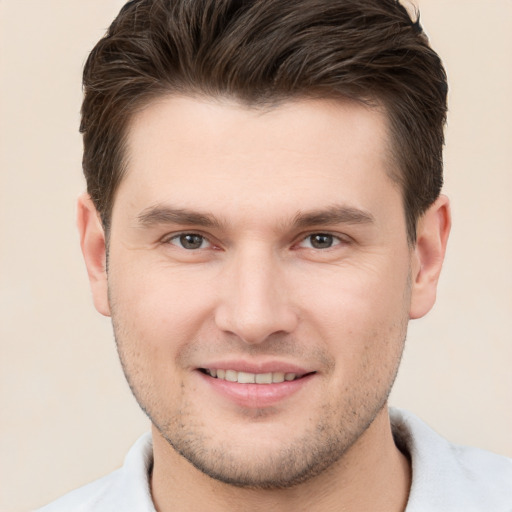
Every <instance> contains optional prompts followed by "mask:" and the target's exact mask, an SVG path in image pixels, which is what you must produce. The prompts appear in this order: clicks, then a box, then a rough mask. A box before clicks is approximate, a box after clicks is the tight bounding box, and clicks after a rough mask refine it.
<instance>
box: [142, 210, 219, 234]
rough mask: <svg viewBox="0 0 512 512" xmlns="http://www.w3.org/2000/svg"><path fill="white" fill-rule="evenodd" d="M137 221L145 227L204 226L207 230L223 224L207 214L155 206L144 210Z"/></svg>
mask: <svg viewBox="0 0 512 512" xmlns="http://www.w3.org/2000/svg"><path fill="white" fill-rule="evenodd" d="M137 220H138V222H139V224H140V225H141V226H143V227H151V226H155V225H158V224H183V225H185V226H203V227H205V228H212V227H214V228H219V227H221V223H220V222H219V221H218V220H217V219H216V218H215V217H214V216H213V215H209V214H207V213H199V212H196V211H192V210H187V209H186V208H171V207H169V206H163V205H155V206H150V207H149V208H146V209H144V210H143V211H142V212H141V213H140V214H139V215H138V216H137Z"/></svg>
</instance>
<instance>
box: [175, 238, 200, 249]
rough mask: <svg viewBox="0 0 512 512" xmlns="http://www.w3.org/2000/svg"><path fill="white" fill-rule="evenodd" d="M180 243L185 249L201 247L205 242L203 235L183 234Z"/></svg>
mask: <svg viewBox="0 0 512 512" xmlns="http://www.w3.org/2000/svg"><path fill="white" fill-rule="evenodd" d="M180 243H181V245H182V246H183V247H184V248H185V249H199V248H200V247H201V244H202V243H203V237H202V236H201V235H181V236H180Z"/></svg>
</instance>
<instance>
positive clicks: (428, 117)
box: [80, 0, 447, 242]
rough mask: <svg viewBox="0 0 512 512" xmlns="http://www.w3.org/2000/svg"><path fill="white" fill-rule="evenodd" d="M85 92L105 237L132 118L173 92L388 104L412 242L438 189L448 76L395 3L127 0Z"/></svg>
mask: <svg viewBox="0 0 512 512" xmlns="http://www.w3.org/2000/svg"><path fill="white" fill-rule="evenodd" d="M83 83H84V92H85V98H84V101H83V105H82V122H81V126H80V130H81V132H82V133H83V137H84V157H83V169H84V174H85V177H86V180H87V188H88V192H89V194H90V195H91V197H92V200H93V201H94V204H95V206H96V208H97V210H98V212H99V213H100V215H101V217H102V220H103V223H104V225H105V227H106V228H107V229H108V227H109V222H110V216H111V211H112V205H113V201H114V196H115V192H116V189H117V187H118V185H119V183H120V181H121V179H122V176H123V173H124V168H125V165H124V162H123V156H124V153H125V151H124V149H125V148H124V146H125V144H124V141H125V138H126V132H127V127H128V125H129V122H130V119H131V118H132V116H133V114H134V113H135V112H136V111H137V110H139V109H140V108H141V107H143V106H145V105H147V104H148V103H149V102H150V101H151V100H152V99H154V98H156V97H159V96H163V95H168V94H185V95H201V96H210V97H215V96H229V97H232V98H234V99H236V100H238V101H240V102H242V103H244V104H247V105H251V106H258V105H273V104H276V103H278V102H282V101H286V100H288V99H294V98H301V97H316V98H324V97H325V98H331V99H332V98H350V99H354V100H357V101H362V102H365V103H370V104H379V105H382V106H383V107H384V108H385V110H386V113H387V115H388V119H389V124H390V133H391V149H392V153H393V157H394V159H393V160H394V162H395V164H396V168H397V170H396V171H395V172H392V177H393V178H394V179H395V180H396V181H397V182H398V183H400V186H401V187H402V193H403V201H404V209H405V215H406V221H407V230H408V236H409V240H410V241H411V242H414V241H415V233H416V222H417V220H418V218H419V217H420V216H421V214H422V213H424V212H425V211H426V209H427V208H428V207H429V206H430V205H431V204H432V203H433V202H434V201H435V200H436V198H437V197H438V196H439V193H440V190H441V186H442V181H443V178H442V174H443V172H442V171H443V169H442V148H443V144H444V136H443V129H444V123H445V120H446V94H447V84H446V74H445V72H444V69H443V66H442V63H441V61H440V59H439V57H438V55H437V54H436V53H435V52H434V51H433V50H432V49H431V48H430V46H429V44H428V40H427V38H426V36H425V34H424V33H423V30H422V28H421V26H420V24H419V19H418V20H416V21H412V20H411V18H410V16H409V15H408V13H407V10H406V9H405V8H404V7H403V6H402V5H400V3H399V2H398V1H396V0H132V1H130V2H128V3H127V4H126V5H125V6H124V7H123V8H122V9H121V12H120V13H119V15H118V16H117V18H116V19H115V20H114V22H113V23H112V25H111V26H110V28H109V30H108V32H107V34H106V35H105V37H103V38H102V39H101V40H100V41H99V42H98V44H97V45H96V46H95V48H94V49H93V51H92V52H91V54H90V55H89V58H88V60H87V62H86V65H85V69H84V78H83Z"/></svg>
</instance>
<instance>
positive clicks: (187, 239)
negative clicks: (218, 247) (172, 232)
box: [169, 233, 210, 251]
mask: <svg viewBox="0 0 512 512" xmlns="http://www.w3.org/2000/svg"><path fill="white" fill-rule="evenodd" d="M169 243H171V244H173V245H176V246H178V247H181V248H182V249H187V250H189V251H193V250H197V249H205V248H206V247H209V245H210V242H208V240H207V239H206V238H205V237H204V236H202V235H198V234H197V233H181V234H179V235H176V236H173V237H172V238H171V239H169Z"/></svg>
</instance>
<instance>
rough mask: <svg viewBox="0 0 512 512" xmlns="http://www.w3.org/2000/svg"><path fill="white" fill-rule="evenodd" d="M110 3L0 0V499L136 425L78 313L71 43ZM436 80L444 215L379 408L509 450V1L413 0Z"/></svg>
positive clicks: (33, 493)
mask: <svg viewBox="0 0 512 512" xmlns="http://www.w3.org/2000/svg"><path fill="white" fill-rule="evenodd" d="M122 4H123V1H122V0H86V1H84V0H60V1H59V0H46V1H44V2H43V1H40V0H0V20H1V21H0V22H1V26H0V38H1V39H0V45H1V54H0V58H1V68H0V69H1V71H0V72H1V85H0V87H1V89H0V101H1V114H0V123H1V125H0V126H1V128H0V130H1V131H0V143H1V151H0V158H1V161H0V164H1V173H0V180H1V181H0V290H1V294H0V306H1V307H0V342H1V345H0V350H1V355H0V433H1V436H0V510H1V511H13V512H15V511H22V510H28V509H31V508H33V507H36V506H38V505H42V504H43V503H45V502H47V501H49V500H52V499H53V498H55V497H57V496H58V495H60V494H62V493H64V492H65V491H67V490H70V489H72V488H74V487H76V486H78V485H81V484H83V483H85V482H87V481H90V480H92V479H94V478H96V477H99V476H101V475H103V474H105V473H107V472H109V471H111V470H112V469H113V468H115V467H117V466H118V465H120V464H121V462H122V460H123V456H124V454H125V452H126V451H127V449H128V447H129V446H130V445H131V443H132V442H133V441H134V440H135V439H136V438H137V436H138V435H139V434H140V433H142V432H143V431H145V430H146V429H147V428H148V424H147V421H146V419H145V417H144V416H143V414H142V413H141V412H140V411H139V409H138V407H137V405H136V403H135V401H134V400H133V398H132V397H131V395H130V393H129V391H128V388H127V385H126V384H125V383H124V379H123V377H122V374H121V371H120V368H119V364H118V362H117V357H116V353H115V348H114V343H113V340H112V335H111V330H110V325H109V321H108V320H107V319H104V318H102V317H100V316H99V315H98V314H97V313H96V312H95V311H94V309H93V307H92V304H91V301H90V294H89V289H88V284H87V280H86V274H85V270H84V268H83V265H82V261H81V255H80V253H79V248H78V239H77V235H76V233H75V227H74V209H75V207H74V202H75V198H76V196H77V195H78V194H79V192H80V191H81V190H82V189H83V187H84V183H83V180H82V177H81V170H80V160H81V140H80V137H79V135H78V132H77V126H78V122H79V108H80V101H81V90H80V73H81V67H82V65H83V62H84V59H85V57H86V55H87V52H88V51H89V50H90V49H91V48H92V46H93V44H94V42H95V41H96V40H97V39H98V38H99V37H100V36H101V35H102V34H103V32H104V30H105V28H106V27H107V26H108V24H109V22H110V21H111V19H112V18H113V16H114V14H115V13H116V12H117V10H118V9H119V8H120V6H121V5H122ZM419 4H420V7H421V10H422V22H423V24H424V26H425V28H426V31H427V33H428V34H429V35H430V38H431V41H432V43H433V45H434V47H435V48H436V49H437V51H438V52H439V53H440V54H441V55H442V56H443V58H444V61H445V64H446V67H447V70H448V74H449V78H450V84H451V91H450V116H449V126H448V132H447V150H446V187H445V191H446V193H448V194H449V195H450V196H451V198H452V201H453V217H454V228H453V232H452V239H451V245H450V249H449V251H448V255H447V261H446V266H445V271H444V274H443V276H442V281H441V285H440V291H439V299H438V303H437V306H436V308H435V309H434V311H433V312H432V313H431V314H430V315H429V317H428V318H426V319H424V320H420V321H416V322H413V323H412V324H411V326H410V333H409V339H408V346H407V349H406V353H405V358H404V362H403V367H402V369H401V372H400V375H399V378H398V382H397V384H396V389H395V391H394V393H393V396H392V400H391V402H392V404H395V405H400V406H403V407H406V408H408V409H410V410H412V411H414V412H415V413H417V414H418V415H420V416H421V417H422V418H424V419H425V420H426V421H428V422H429V423H430V424H431V425H432V426H433V427H434V428H435V429H436V430H438V431H439V432H440V433H442V434H443V435H446V436H447V437H448V438H450V439H451V440H453V441H455V442H458V443H464V444H472V445H478V446H481V447H484V448H487V449H490V450H494V451H497V452H501V453H505V454H508V455H509V456H512V435H511V432H512V407H511V405H510V404H511V403H512V401H511V398H512V391H511V390H512V371H511V366H512V343H511V341H512V268H511V265H512V202H511V200H510V197H511V193H512V151H511V145H512V124H511V117H512V66H511V63H512V37H511V35H510V27H511V26H512V0H488V1H486V2H483V1H481V0H420V1H419Z"/></svg>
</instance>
